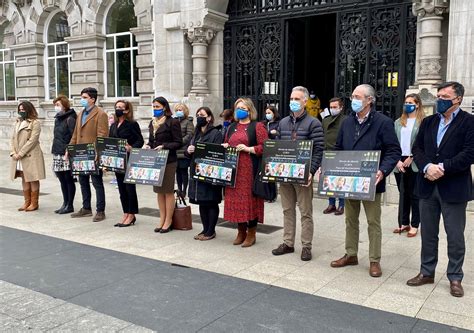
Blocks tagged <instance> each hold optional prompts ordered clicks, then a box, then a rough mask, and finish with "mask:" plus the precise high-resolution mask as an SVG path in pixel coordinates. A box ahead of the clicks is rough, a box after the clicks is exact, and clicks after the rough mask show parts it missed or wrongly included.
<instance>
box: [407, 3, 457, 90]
mask: <svg viewBox="0 0 474 333" xmlns="http://www.w3.org/2000/svg"><path fill="white" fill-rule="evenodd" d="M448 7H449V1H448V0H415V1H414V2H413V14H414V15H417V16H418V28H419V29H420V35H419V39H420V53H419V59H418V60H419V70H418V77H417V80H416V82H417V83H418V84H421V85H423V84H438V83H440V82H441V81H442V78H441V74H440V71H441V63H440V60H441V37H443V34H442V32H441V23H442V21H443V16H442V15H443V14H444V13H445V12H447V10H448Z"/></svg>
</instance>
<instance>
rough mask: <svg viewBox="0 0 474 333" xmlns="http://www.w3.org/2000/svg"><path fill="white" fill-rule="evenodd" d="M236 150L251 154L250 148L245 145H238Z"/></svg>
mask: <svg viewBox="0 0 474 333" xmlns="http://www.w3.org/2000/svg"><path fill="white" fill-rule="evenodd" d="M236 148H237V151H245V152H247V153H248V152H249V147H247V146H246V145H244V144H243V143H241V144H238V145H237V147H236Z"/></svg>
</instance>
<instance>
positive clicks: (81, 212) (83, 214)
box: [71, 208, 92, 218]
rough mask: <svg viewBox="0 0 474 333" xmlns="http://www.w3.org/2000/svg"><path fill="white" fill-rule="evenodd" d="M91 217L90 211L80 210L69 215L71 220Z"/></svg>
mask: <svg viewBox="0 0 474 333" xmlns="http://www.w3.org/2000/svg"><path fill="white" fill-rule="evenodd" d="M87 216H92V210H90V209H85V208H81V209H79V211H77V212H75V213H73V214H71V217H72V218H76V217H87Z"/></svg>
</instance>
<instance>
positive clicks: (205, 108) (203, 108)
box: [196, 106, 214, 125]
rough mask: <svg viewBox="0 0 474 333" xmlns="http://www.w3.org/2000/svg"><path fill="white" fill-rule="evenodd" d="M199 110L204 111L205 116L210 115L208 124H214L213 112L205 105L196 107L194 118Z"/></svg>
mask: <svg viewBox="0 0 474 333" xmlns="http://www.w3.org/2000/svg"><path fill="white" fill-rule="evenodd" d="M201 110H203V111H205V112H206V114H207V117H211V121H210V122H209V124H211V125H212V124H214V114H213V113H212V111H211V109H209V108H208V107H207V106H201V107H200V108H199V109H197V111H196V118H197V116H198V113H199V111H201Z"/></svg>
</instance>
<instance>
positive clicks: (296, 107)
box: [290, 101, 301, 112]
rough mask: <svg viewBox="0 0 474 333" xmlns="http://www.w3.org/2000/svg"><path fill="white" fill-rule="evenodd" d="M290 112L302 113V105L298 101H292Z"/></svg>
mask: <svg viewBox="0 0 474 333" xmlns="http://www.w3.org/2000/svg"><path fill="white" fill-rule="evenodd" d="M290 110H291V112H299V111H301V104H300V102H298V101H290Z"/></svg>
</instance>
